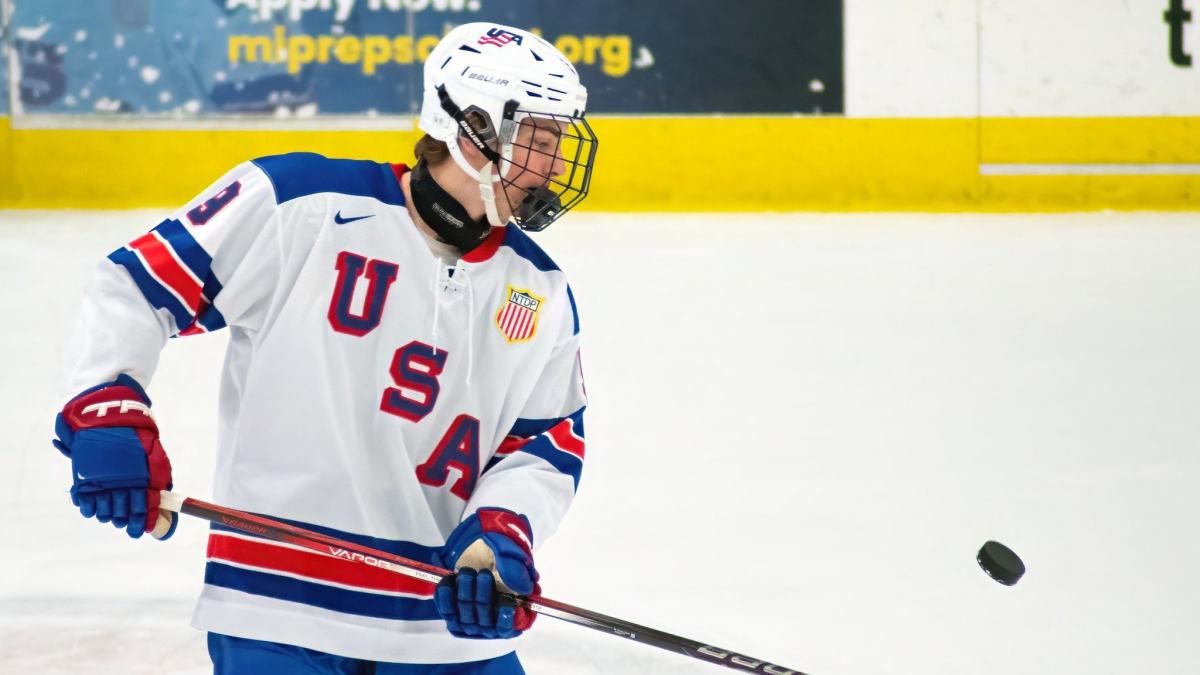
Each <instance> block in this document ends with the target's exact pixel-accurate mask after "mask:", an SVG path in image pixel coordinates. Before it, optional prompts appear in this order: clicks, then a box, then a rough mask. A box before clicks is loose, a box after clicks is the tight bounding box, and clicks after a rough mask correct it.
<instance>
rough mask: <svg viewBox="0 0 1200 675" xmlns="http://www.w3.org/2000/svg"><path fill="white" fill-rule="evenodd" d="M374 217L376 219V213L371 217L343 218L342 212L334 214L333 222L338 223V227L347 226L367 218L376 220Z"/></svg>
mask: <svg viewBox="0 0 1200 675" xmlns="http://www.w3.org/2000/svg"><path fill="white" fill-rule="evenodd" d="M374 217H375V214H374V213H372V214H371V215H369V216H351V217H349V218H343V217H342V212H341V211H338V212H337V213H336V214H334V216H333V222H335V223H337V224H338V225H345V224H346V223H353V222H354V221H356V220H363V219H366V218H374Z"/></svg>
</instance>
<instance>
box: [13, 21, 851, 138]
mask: <svg viewBox="0 0 1200 675" xmlns="http://www.w3.org/2000/svg"><path fill="white" fill-rule="evenodd" d="M11 3H12V7H13V9H14V15H13V19H12V26H11V31H10V32H11V35H10V41H9V46H10V49H11V53H12V54H13V55H14V57H15V58H16V59H17V62H18V65H19V70H20V79H19V82H13V83H10V85H9V86H13V87H16V88H17V89H18V94H19V99H20V102H21V111H22V112H24V113H43V114H97V113H100V114H115V113H133V114H148V115H175V116H182V117H192V116H202V115H220V114H237V115H261V116H277V117H315V116H320V115H331V114H332V115H357V116H361V115H367V116H371V115H409V114H412V113H415V112H416V110H417V107H418V106H419V105H420V89H421V68H420V65H421V63H422V62H423V60H424V58H425V57H426V56H427V55H428V54H429V52H430V50H432V49H433V46H434V45H435V44H436V43H437V41H438V39H439V38H440V37H441V36H442V35H443V34H444V33H445V32H446V31H447V30H448V29H449V28H450V27H452V26H454V25H457V24H461V23H466V22H469V21H495V22H497V23H504V24H510V25H515V26H520V27H523V28H527V29H530V30H533V31H535V32H537V33H539V34H541V35H542V36H543V37H545V38H546V39H547V40H549V41H550V42H552V43H554V44H555V46H557V47H558V48H559V49H560V50H561V51H562V52H563V53H564V54H565V55H566V56H567V58H569V59H570V60H571V61H573V62H574V63H575V64H576V66H577V67H578V68H579V69H580V74H581V76H582V77H583V79H584V82H585V83H586V84H587V85H588V88H589V112H600V113H633V114H673V113H674V114H677V113H685V114H686V113H817V114H821V113H824V114H839V113H841V112H842V110H843V62H842V39H843V38H842V35H843V31H842V28H843V26H842V0H744V1H743V2H740V3H737V5H736V6H734V5H731V4H730V3H729V2H728V1H727V0H691V1H689V2H686V3H682V2H672V1H664V2H639V1H638V0H609V1H608V2H600V1H598V0H577V1H575V2H572V3H569V4H567V3H562V2H552V1H551V0H107V1H101V0H97V1H94V2H79V1H78V0H11ZM567 8H569V10H568V9H567ZM6 90H7V87H6Z"/></svg>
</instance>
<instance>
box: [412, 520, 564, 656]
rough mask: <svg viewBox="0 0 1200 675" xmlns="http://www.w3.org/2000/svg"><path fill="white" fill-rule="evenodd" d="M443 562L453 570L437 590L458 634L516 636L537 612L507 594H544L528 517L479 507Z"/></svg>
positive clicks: (451, 627) (441, 607)
mask: <svg viewBox="0 0 1200 675" xmlns="http://www.w3.org/2000/svg"><path fill="white" fill-rule="evenodd" d="M440 562H441V564H442V565H443V566H444V567H447V568H450V569H452V570H454V574H452V575H450V576H448V577H446V578H445V579H443V580H442V581H441V583H439V584H438V585H437V589H436V590H435V591H434V596H433V599H434V604H435V605H437V610H438V613H439V614H441V615H442V618H443V619H445V620H446V627H447V628H448V629H449V630H450V632H451V633H452V634H454V635H457V636H459V637H466V638H482V639H497V638H511V637H516V636H518V635H520V634H521V633H523V632H524V631H526V630H528V629H529V627H530V626H531V625H533V620H534V618H535V617H536V616H537V614H535V613H534V612H532V611H530V610H529V609H528V608H526V607H522V606H520V605H518V604H517V603H515V602H513V600H511V599H509V598H506V597H504V596H503V595H501V594H502V593H510V594H511V593H516V594H518V595H531V594H538V593H541V588H540V587H539V586H538V584H537V581H538V573H537V570H536V569H535V568H534V566H533V531H532V529H531V528H530V526H529V519H528V518H526V517H525V516H521V515H517V514H516V513H513V512H512V511H507V510H505V509H492V508H484V509H479V510H478V511H476V512H475V513H474V514H472V515H471V516H470V517H469V518H467V519H466V520H464V521H463V522H461V523H459V525H458V527H456V528H454V531H453V532H451V533H450V538H449V539H448V540H447V541H446V545H445V546H444V547H442V551H441V554H440Z"/></svg>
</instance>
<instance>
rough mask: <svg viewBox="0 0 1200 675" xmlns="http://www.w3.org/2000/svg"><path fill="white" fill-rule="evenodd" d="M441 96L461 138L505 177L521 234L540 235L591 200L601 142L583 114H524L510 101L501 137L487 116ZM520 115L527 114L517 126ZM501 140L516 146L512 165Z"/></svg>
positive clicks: (506, 193)
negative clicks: (517, 195)
mask: <svg viewBox="0 0 1200 675" xmlns="http://www.w3.org/2000/svg"><path fill="white" fill-rule="evenodd" d="M437 93H438V98H439V99H440V100H441V103H442V109H443V110H445V111H446V113H447V114H448V115H450V117H452V118H453V119H454V121H455V122H457V123H458V128H459V136H460V137H464V138H467V139H468V140H469V141H470V142H471V143H472V144H473V145H474V146H475V147H476V148H478V149H479V151H480V152H481V153H483V155H484V156H485V157H487V158H488V159H489V160H491V162H492V164H493V165H494V166H495V169H496V171H497V172H498V174H499V175H500V176H502V178H501V179H500V184H501V186H502V187H503V188H504V190H503V192H504V199H505V200H506V201H507V202H508V206H509V212H510V213H511V214H512V219H513V221H514V222H516V224H517V225H518V226H519V227H520V228H521V229H522V230H527V231H529V232H541V231H542V230H544V229H546V228H547V227H549V226H550V223H553V222H554V221H556V220H558V219H559V218H560V217H562V215H563V214H564V213H566V212H567V211H570V210H571V209H572V208H574V207H575V205H576V204H578V203H579V202H581V201H583V198H584V197H586V196H587V194H588V188H589V187H590V186H591V183H592V167H593V166H594V164H595V162H596V146H597V144H598V142H597V140H596V134H595V132H593V131H592V126H591V125H590V124H588V122H587V120H585V119H584V118H583V114H582V113H578V114H576V115H552V114H548V113H538V112H532V111H523V110H520V109H518V107H517V102H516V101H509V102H508V103H506V104H505V106H504V113H503V115H504V117H503V119H502V120H501V122H500V128H499V130H498V131H497V129H496V128H495V127H493V126H492V125H491V124H490V123H489V120H488V116H487V114H486V113H484V112H483V111H482V110H479V109H478V108H476V107H475V106H470V107H468V108H467V109H466V110H463V109H461V108H459V107H458V105H456V104H455V103H454V101H452V100H451V99H450V95H449V94H448V93H447V92H446V87H445V86H444V85H443V86H440V87H438V88H437ZM521 113H525V114H524V115H522V116H521V119H520V121H517V116H518V115H519V114H521ZM498 140H500V141H504V142H508V143H511V144H512V153H511V154H512V156H511V157H510V158H509V159H508V160H507V161H506V160H505V159H504V158H503V157H501V156H500V153H499V152H498V150H499V149H500V148H498V147H497V145H499V144H498V143H497V141H498ZM506 173H509V174H511V175H505V174H506ZM514 187H515V188H517V190H515V191H516V192H523V193H524V194H525V196H524V197H522V198H521V199H520V200H518V201H517V203H515V204H514V203H513V199H512V197H511V196H510V195H509V190H510V189H512V188H514Z"/></svg>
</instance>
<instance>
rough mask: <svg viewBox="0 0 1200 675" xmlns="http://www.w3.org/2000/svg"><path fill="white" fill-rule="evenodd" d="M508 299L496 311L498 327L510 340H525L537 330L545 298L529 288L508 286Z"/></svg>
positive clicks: (530, 337)
mask: <svg viewBox="0 0 1200 675" xmlns="http://www.w3.org/2000/svg"><path fill="white" fill-rule="evenodd" d="M506 297H507V299H506V300H505V301H504V304H503V305H501V306H500V309H499V311H497V312H496V328H498V329H499V330H500V334H501V335H503V336H504V339H505V340H507V341H508V342H510V343H511V342H524V341H525V340H530V339H532V338H533V335H534V333H536V332H537V322H538V312H540V311H541V309H542V303H543V302H545V300H546V299H545V298H542V297H539V296H536V295H534V294H533V293H531V292H529V289H527V288H513V287H512V286H509V287H508V293H507V296H506Z"/></svg>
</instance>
